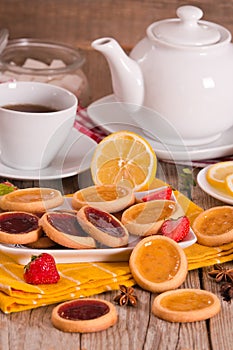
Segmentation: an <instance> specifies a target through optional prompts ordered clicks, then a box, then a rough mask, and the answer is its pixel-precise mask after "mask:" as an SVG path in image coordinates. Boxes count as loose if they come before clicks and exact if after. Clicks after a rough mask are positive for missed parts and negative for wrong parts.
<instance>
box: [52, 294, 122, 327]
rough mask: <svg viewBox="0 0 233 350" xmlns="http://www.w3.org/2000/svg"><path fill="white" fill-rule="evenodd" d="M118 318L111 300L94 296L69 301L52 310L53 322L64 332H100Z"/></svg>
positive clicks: (114, 322)
mask: <svg viewBox="0 0 233 350" xmlns="http://www.w3.org/2000/svg"><path fill="white" fill-rule="evenodd" d="M117 319H118V316H117V311H116V308H115V306H114V305H113V304H112V303H111V302H109V301H106V300H102V299H94V298H93V299H92V298H87V299H77V300H72V301H67V302H65V303H62V304H60V305H58V306H56V307H55V308H54V309H53V311H52V324H53V325H54V327H56V328H58V329H60V330H61V331H63V332H77V333H93V332H99V331H103V330H105V329H107V328H109V327H111V326H113V325H114V324H116V322H117Z"/></svg>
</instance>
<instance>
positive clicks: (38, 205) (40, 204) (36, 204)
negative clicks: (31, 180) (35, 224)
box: [0, 187, 64, 213]
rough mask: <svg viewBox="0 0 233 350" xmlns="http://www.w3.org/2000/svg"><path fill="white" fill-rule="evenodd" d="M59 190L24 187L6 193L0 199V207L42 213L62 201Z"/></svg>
mask: <svg viewBox="0 0 233 350" xmlns="http://www.w3.org/2000/svg"><path fill="white" fill-rule="evenodd" d="M63 201H64V199H63V196H62V195H61V192H60V191H58V190H54V189H52V188H37V187H34V188H26V189H20V190H16V191H14V192H11V193H8V194H6V195H5V196H3V197H2V198H1V199H0V208H1V209H3V210H9V211H13V210H16V211H25V212H29V213H43V212H45V211H46V210H48V209H51V208H55V207H57V206H59V205H61V204H62V203H63Z"/></svg>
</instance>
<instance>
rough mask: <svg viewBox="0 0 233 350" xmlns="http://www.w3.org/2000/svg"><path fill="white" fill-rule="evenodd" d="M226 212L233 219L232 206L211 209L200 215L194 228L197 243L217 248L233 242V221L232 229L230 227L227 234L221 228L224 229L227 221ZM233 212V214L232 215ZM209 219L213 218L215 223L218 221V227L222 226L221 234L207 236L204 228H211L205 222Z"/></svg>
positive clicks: (195, 221) (194, 223)
mask: <svg viewBox="0 0 233 350" xmlns="http://www.w3.org/2000/svg"><path fill="white" fill-rule="evenodd" d="M226 211H227V212H228V213H229V215H230V217H231V216H232V218H233V207H231V206H227V205H225V206H219V207H212V208H210V209H207V210H205V211H204V212H202V213H200V214H199V215H198V216H197V217H196V219H195V220H194V222H193V225H192V228H193V231H194V233H195V234H196V236H197V242H198V243H200V244H203V245H205V246H210V247H215V246H219V245H222V244H225V243H230V242H233V219H232V227H230V229H229V227H228V230H226V232H221V231H222V230H221V226H222V227H224V221H225V220H227V219H226V217H225V218H224V214H225V213H226ZM231 212H232V214H231ZM207 218H213V221H214V220H215V221H216V220H218V225H219V226H220V229H219V231H218V232H219V234H218V233H216V234H206V233H205V232H204V230H203V229H202V228H203V227H204V228H209V225H208V224H207V225H206V224H205V223H204V221H205V220H206V219H207Z"/></svg>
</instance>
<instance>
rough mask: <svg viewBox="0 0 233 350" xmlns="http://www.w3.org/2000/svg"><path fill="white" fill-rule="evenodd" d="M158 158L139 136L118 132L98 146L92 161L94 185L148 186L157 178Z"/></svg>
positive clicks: (140, 189)
mask: <svg viewBox="0 0 233 350" xmlns="http://www.w3.org/2000/svg"><path fill="white" fill-rule="evenodd" d="M156 170H157V158H156V155H155V153H154V151H153V149H152V147H151V145H150V144H149V143H148V142H147V141H146V140H145V139H144V138H143V137H141V136H140V135H138V134H136V133H133V132H129V131H118V132H115V133H112V134H110V135H109V136H107V137H105V138H104V139H103V140H102V141H101V142H100V143H99V144H98V145H97V147H96V150H95V153H94V155H93V158H92V161H91V174H92V179H93V182H94V184H95V185H126V186H129V187H131V188H132V189H133V190H134V191H142V190H144V189H147V188H148V186H149V185H150V184H151V183H152V181H153V180H154V178H155V174H156Z"/></svg>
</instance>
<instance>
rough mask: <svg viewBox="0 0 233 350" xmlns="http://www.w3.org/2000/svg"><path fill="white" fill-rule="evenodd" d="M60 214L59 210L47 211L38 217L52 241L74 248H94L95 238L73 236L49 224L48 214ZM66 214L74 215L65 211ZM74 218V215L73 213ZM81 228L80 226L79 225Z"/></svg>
mask: <svg viewBox="0 0 233 350" xmlns="http://www.w3.org/2000/svg"><path fill="white" fill-rule="evenodd" d="M50 214H52V215H60V214H61V212H51V213H50V212H47V213H45V214H44V215H43V216H42V217H41V219H40V225H41V226H42V228H43V230H44V232H45V233H46V235H47V236H48V237H49V238H50V239H51V240H52V241H54V242H56V243H58V244H60V245H62V246H65V247H68V248H74V249H92V248H96V243H95V240H94V239H93V238H92V237H89V236H73V235H69V234H67V233H64V232H61V231H59V230H57V229H56V228H55V227H54V226H53V225H51V224H50V222H49V220H48V216H49V215H50ZM65 214H66V215H71V216H72V217H74V214H72V213H68V212H65ZM75 218H76V215H75ZM80 229H81V227H80Z"/></svg>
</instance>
